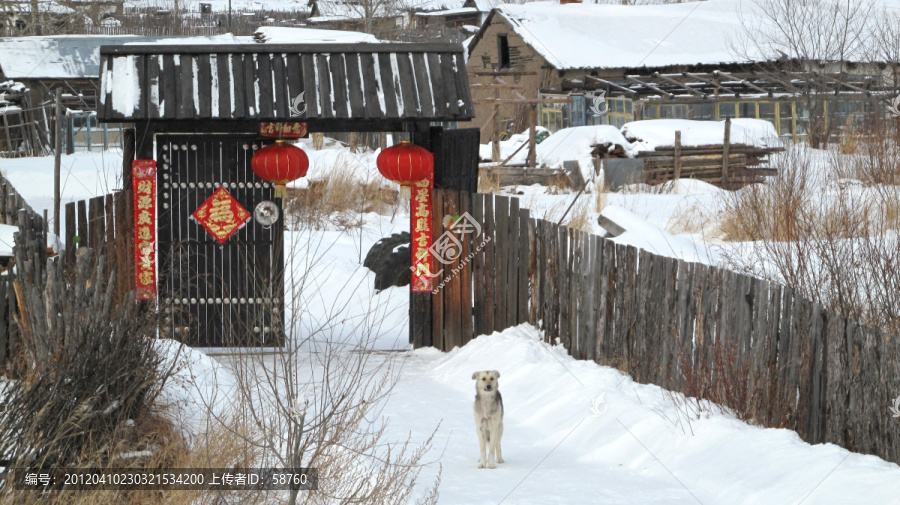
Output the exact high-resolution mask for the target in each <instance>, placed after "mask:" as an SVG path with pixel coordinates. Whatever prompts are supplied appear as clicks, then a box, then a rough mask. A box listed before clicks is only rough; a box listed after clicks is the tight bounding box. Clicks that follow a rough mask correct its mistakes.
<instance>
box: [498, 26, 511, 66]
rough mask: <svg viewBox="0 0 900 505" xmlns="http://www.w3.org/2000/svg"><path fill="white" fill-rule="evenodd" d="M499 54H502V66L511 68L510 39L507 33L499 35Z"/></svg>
mask: <svg viewBox="0 0 900 505" xmlns="http://www.w3.org/2000/svg"><path fill="white" fill-rule="evenodd" d="M497 54H499V55H500V68H509V67H510V64H509V39H508V38H507V36H506V34H501V35H497Z"/></svg>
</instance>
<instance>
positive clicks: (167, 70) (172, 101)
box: [160, 54, 181, 117]
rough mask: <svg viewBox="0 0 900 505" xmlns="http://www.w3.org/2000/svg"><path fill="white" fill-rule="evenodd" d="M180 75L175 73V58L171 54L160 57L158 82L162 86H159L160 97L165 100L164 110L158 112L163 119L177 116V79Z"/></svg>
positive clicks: (178, 88)
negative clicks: (160, 82)
mask: <svg viewBox="0 0 900 505" xmlns="http://www.w3.org/2000/svg"><path fill="white" fill-rule="evenodd" d="M179 77H180V74H178V73H176V68H175V57H174V56H173V55H171V54H166V55H164V56H163V57H162V68H161V70H160V81H162V84H161V85H160V91H161V93H160V94H161V95H162V97H161V98H163V97H164V98H163V99H164V100H165V104H164V105H165V107H164V108H165V110H164V111H160V113H162V114H163V115H164V116H165V117H177V116H178V100H179V99H180V96H181V95H180V87H179V84H178V80H179V79H178V78H179Z"/></svg>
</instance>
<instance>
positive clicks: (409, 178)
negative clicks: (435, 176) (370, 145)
mask: <svg viewBox="0 0 900 505" xmlns="http://www.w3.org/2000/svg"><path fill="white" fill-rule="evenodd" d="M375 162H376V164H377V165H378V171H379V172H381V175H383V176H385V177H386V178H388V179H390V180H392V181H394V182H398V183H400V196H402V197H403V198H407V199H408V198H409V195H410V192H409V187H410V186H411V185H412V184H413V183H415V182H417V181H421V180H423V179H428V178H429V177H431V176H432V173H433V172H434V155H433V154H431V153H430V152H428V150H427V149H425V148H423V147H419V146H416V145H413V144H411V143H410V142H408V141H403V142H400V143H399V144H397V145H395V146H391V147H388V148H387V149H385V150H383V151H381V154H379V155H378V159H376V160H375Z"/></svg>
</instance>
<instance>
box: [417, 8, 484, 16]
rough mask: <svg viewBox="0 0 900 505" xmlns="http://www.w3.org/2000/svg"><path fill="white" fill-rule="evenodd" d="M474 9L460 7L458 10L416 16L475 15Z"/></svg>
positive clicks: (431, 12)
mask: <svg viewBox="0 0 900 505" xmlns="http://www.w3.org/2000/svg"><path fill="white" fill-rule="evenodd" d="M476 12H478V9H476V8H475V7H460V8H459V9H447V10H442V11H429V12H417V13H416V16H450V15H453V14H475V13H476Z"/></svg>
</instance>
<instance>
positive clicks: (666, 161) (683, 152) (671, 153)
mask: <svg viewBox="0 0 900 505" xmlns="http://www.w3.org/2000/svg"><path fill="white" fill-rule="evenodd" d="M783 150H784V148H780V147H779V148H760V147H755V146H748V145H741V144H732V145H729V146H728V156H727V157H728V163H727V166H726V164H725V146H724V145H722V144H719V145H705V146H697V147H681V148H680V158H681V160H680V161H681V167H680V170H677V169H676V155H675V154H676V148H675V147H674V146H660V147H657V148H656V149H655V150H653V151H644V152H641V153H638V155H637V157H638V158H640V159H643V160H644V178H645V181H646V182H647V183H648V184H659V183H662V182H665V181H669V180H672V179H675V178H678V177H679V176H680V178H683V179H699V180H702V181H705V182H708V183H710V184H714V185H716V186H720V187H723V188H727V189H737V188H740V187H743V186H745V185H747V184H753V183H757V182H762V181H763V180H764V178H765V177H766V176H771V175H775V174H777V173H778V171H777V169H775V168H772V167H770V166H769V155H771V154H772V153H775V152H780V151H783ZM723 169H724V170H727V172H723ZM676 172H680V174H677V175H676Z"/></svg>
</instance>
